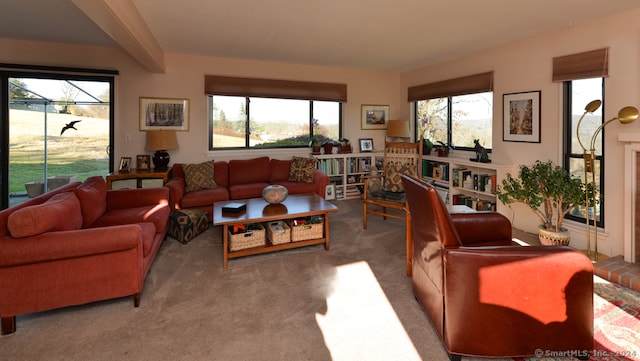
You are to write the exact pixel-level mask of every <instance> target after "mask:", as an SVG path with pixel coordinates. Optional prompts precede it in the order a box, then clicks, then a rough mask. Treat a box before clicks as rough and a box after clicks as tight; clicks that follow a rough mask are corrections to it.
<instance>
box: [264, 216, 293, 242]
mask: <svg viewBox="0 0 640 361" xmlns="http://www.w3.org/2000/svg"><path fill="white" fill-rule="evenodd" d="M272 224H278V225H280V226H281V227H282V230H281V231H280V230H274V229H272V228H271V225H272ZM264 228H265V230H266V231H267V239H268V240H269V242H271V244H273V245H275V244H283V243H289V242H291V227H289V225H288V224H287V222H284V221H274V222H267V223H265V224H264Z"/></svg>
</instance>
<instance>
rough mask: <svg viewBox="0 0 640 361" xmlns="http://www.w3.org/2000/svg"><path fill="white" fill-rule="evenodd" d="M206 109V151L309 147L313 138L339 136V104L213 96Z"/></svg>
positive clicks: (336, 138) (323, 138)
mask: <svg viewBox="0 0 640 361" xmlns="http://www.w3.org/2000/svg"><path fill="white" fill-rule="evenodd" d="M209 108H210V111H209V114H210V116H209V118H210V119H209V135H210V140H209V150H220V149H233V148H236V149H238V148H287V147H308V146H309V141H310V139H311V137H312V136H316V137H318V138H319V139H320V140H321V141H322V140H334V141H337V140H338V139H340V137H341V129H342V127H341V125H342V103H340V102H334V101H318V100H299V99H280V98H261V97H242V96H226V95H212V96H209ZM313 119H317V120H318V125H319V126H318V128H317V129H315V130H314V129H313V127H312V126H311V122H312V120H313ZM312 132H317V133H319V134H312Z"/></svg>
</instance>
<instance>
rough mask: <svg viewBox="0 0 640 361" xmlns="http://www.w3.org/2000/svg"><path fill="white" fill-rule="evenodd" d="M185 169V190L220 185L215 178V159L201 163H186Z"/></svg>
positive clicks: (189, 190) (196, 189)
mask: <svg viewBox="0 0 640 361" xmlns="http://www.w3.org/2000/svg"><path fill="white" fill-rule="evenodd" d="M183 169H184V181H185V183H186V185H185V192H193V191H198V190H201V189H210V188H214V187H217V186H218V185H217V184H216V182H215V180H214V168H213V161H208V162H203V163H200V164H185V165H184V166H183Z"/></svg>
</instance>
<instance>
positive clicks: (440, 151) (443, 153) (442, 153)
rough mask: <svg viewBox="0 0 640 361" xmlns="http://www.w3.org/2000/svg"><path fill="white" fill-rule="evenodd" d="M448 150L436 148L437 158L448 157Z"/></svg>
mask: <svg viewBox="0 0 640 361" xmlns="http://www.w3.org/2000/svg"><path fill="white" fill-rule="evenodd" d="M448 156H449V148H438V157H448Z"/></svg>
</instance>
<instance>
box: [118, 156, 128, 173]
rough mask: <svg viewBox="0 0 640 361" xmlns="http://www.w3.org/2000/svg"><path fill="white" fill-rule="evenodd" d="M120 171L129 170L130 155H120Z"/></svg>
mask: <svg viewBox="0 0 640 361" xmlns="http://www.w3.org/2000/svg"><path fill="white" fill-rule="evenodd" d="M119 170H120V171H121V172H125V173H126V172H128V171H130V170H131V157H122V158H120V168H119Z"/></svg>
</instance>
